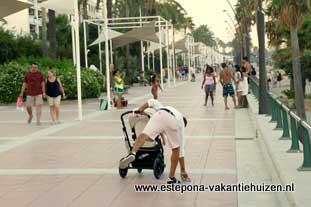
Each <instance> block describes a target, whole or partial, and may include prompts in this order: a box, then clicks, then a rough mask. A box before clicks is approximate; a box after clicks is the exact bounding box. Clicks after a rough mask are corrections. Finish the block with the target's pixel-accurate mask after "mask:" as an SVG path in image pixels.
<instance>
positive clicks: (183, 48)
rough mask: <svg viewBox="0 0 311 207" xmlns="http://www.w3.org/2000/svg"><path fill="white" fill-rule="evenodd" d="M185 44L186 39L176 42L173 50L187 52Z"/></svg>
mask: <svg viewBox="0 0 311 207" xmlns="http://www.w3.org/2000/svg"><path fill="white" fill-rule="evenodd" d="M186 43H187V39H186V38H183V39H181V40H179V41H177V42H176V43H175V49H176V50H180V51H183V52H186V51H188V48H187V46H186Z"/></svg>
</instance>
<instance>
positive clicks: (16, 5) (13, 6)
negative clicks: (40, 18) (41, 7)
mask: <svg viewBox="0 0 311 207" xmlns="http://www.w3.org/2000/svg"><path fill="white" fill-rule="evenodd" d="M31 6H32V4H29V3H25V2H21V1H17V0H1V1H0V19H2V18H4V17H7V16H9V15H11V14H14V13H16V12H19V11H22V10H24V9H27V8H29V7H31Z"/></svg>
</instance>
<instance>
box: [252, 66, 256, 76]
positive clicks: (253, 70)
mask: <svg viewBox="0 0 311 207" xmlns="http://www.w3.org/2000/svg"><path fill="white" fill-rule="evenodd" d="M256 74H257V73H256V69H255V68H254V66H252V65H251V75H252V76H256Z"/></svg>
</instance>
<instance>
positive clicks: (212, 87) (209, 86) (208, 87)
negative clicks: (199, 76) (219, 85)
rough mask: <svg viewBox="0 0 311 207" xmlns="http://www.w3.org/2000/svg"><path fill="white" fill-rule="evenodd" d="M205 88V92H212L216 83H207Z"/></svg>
mask: <svg viewBox="0 0 311 207" xmlns="http://www.w3.org/2000/svg"><path fill="white" fill-rule="evenodd" d="M204 89H205V93H211V92H213V91H214V85H205V86H204Z"/></svg>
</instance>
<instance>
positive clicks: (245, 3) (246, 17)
mask: <svg viewBox="0 0 311 207" xmlns="http://www.w3.org/2000/svg"><path fill="white" fill-rule="evenodd" d="M235 7H236V19H237V21H238V22H239V27H240V29H241V33H242V37H243V43H244V44H243V45H244V54H243V55H244V56H247V57H249V56H250V31H251V26H252V24H254V22H255V20H256V13H255V12H256V11H257V8H258V0H238V2H237V4H236V6H235Z"/></svg>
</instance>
